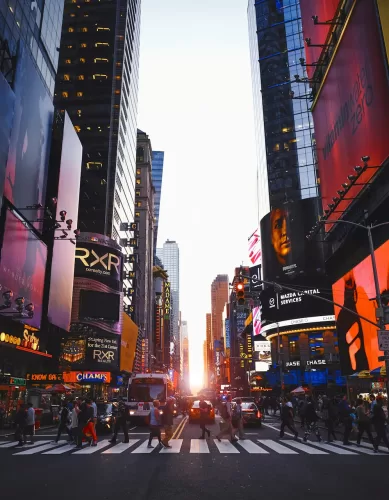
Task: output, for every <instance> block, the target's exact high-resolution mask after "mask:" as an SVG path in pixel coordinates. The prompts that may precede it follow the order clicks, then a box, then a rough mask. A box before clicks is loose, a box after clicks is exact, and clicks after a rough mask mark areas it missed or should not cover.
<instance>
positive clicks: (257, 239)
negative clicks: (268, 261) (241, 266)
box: [249, 227, 262, 266]
mask: <svg viewBox="0 0 389 500" xmlns="http://www.w3.org/2000/svg"><path fill="white" fill-rule="evenodd" d="M249 259H250V262H251V264H252V265H253V266H255V265H256V264H262V250H261V233H260V228H259V227H258V228H257V229H256V230H255V231H254V232H253V234H252V235H251V236H250V238H249Z"/></svg>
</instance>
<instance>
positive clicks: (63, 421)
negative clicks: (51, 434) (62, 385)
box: [55, 403, 72, 443]
mask: <svg viewBox="0 0 389 500" xmlns="http://www.w3.org/2000/svg"><path fill="white" fill-rule="evenodd" d="M59 418H60V420H59V426H58V432H57V437H56V438H55V442H56V443H58V441H59V439H60V437H61V434H62V432H63V431H66V432H67V435H68V439H69V441H71V440H72V439H71V433H70V430H69V428H68V425H69V419H70V412H69V408H68V407H67V404H66V403H64V404H63V407H62V410H61V413H60V417H59Z"/></svg>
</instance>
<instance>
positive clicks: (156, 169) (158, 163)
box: [151, 151, 165, 254]
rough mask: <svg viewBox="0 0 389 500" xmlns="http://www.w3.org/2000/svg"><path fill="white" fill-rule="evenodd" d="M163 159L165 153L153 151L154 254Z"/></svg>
mask: <svg viewBox="0 0 389 500" xmlns="http://www.w3.org/2000/svg"><path fill="white" fill-rule="evenodd" d="M164 160H165V153H164V152H163V151H153V168H152V172H151V175H152V179H153V186H154V190H155V193H154V218H155V225H154V254H155V252H156V248H157V239H158V224H159V210H160V206H161V194H162V177H163V164H164Z"/></svg>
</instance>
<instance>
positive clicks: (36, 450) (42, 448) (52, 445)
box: [14, 441, 66, 455]
mask: <svg viewBox="0 0 389 500" xmlns="http://www.w3.org/2000/svg"><path fill="white" fill-rule="evenodd" d="M63 444H66V441H58V443H49V444H44V445H43V446H36V447H35V448H31V449H30V450H25V451H21V452H20V453H14V455H36V454H37V453H41V451H45V450H50V448H55V447H57V446H61V445H63Z"/></svg>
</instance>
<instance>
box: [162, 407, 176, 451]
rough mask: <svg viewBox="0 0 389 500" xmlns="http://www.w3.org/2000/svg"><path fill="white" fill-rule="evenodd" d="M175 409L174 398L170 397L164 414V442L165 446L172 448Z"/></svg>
mask: <svg viewBox="0 0 389 500" xmlns="http://www.w3.org/2000/svg"><path fill="white" fill-rule="evenodd" d="M173 409H174V399H173V398H168V400H167V402H166V406H165V408H164V411H163V414H162V421H163V426H164V428H165V437H164V439H163V440H162V444H163V445H164V446H165V448H171V445H170V444H169V441H170V440H171V438H172V437H173Z"/></svg>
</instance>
